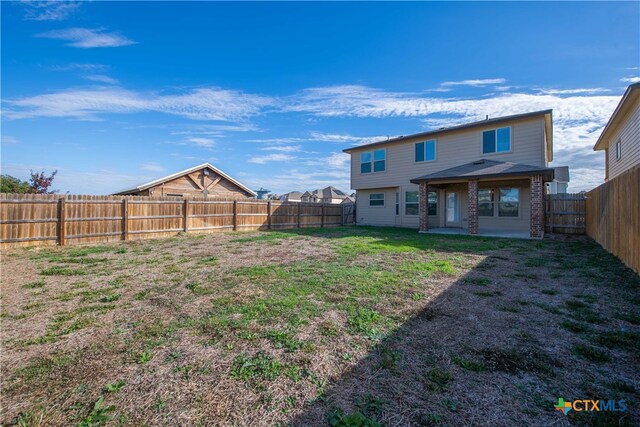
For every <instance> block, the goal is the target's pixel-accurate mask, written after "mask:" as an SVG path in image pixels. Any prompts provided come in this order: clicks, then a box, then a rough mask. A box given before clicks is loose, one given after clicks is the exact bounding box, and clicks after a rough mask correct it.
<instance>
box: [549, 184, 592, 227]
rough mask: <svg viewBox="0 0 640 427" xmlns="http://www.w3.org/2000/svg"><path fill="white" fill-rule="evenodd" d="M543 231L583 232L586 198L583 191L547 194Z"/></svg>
mask: <svg viewBox="0 0 640 427" xmlns="http://www.w3.org/2000/svg"><path fill="white" fill-rule="evenodd" d="M544 201H545V216H544V217H545V231H546V232H547V233H562V234H584V233H585V228H586V220H585V218H586V199H585V195H584V193H576V194H571V193H564V194H563V193H560V194H547V195H546V196H545V197H544Z"/></svg>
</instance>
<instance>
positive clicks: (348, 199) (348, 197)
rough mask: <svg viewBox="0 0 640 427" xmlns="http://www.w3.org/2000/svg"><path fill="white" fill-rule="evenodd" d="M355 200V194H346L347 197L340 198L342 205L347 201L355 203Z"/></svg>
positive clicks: (347, 202)
mask: <svg viewBox="0 0 640 427" xmlns="http://www.w3.org/2000/svg"><path fill="white" fill-rule="evenodd" d="M355 202H356V196H355V195H354V196H347V197H345V198H344V200H342V204H343V205H346V204H349V203H355Z"/></svg>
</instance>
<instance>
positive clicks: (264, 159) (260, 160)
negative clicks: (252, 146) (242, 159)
mask: <svg viewBox="0 0 640 427" xmlns="http://www.w3.org/2000/svg"><path fill="white" fill-rule="evenodd" d="M295 159H296V158H295V157H294V156H290V155H288V154H268V155H266V156H256V157H251V158H250V159H249V160H247V161H248V162H249V163H256V164H259V165H263V164H265V163H268V162H286V161H290V160H295Z"/></svg>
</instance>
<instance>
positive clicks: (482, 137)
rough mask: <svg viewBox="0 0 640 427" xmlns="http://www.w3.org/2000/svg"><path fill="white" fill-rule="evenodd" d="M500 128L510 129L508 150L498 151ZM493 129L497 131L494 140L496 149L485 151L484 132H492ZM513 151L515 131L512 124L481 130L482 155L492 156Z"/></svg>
mask: <svg viewBox="0 0 640 427" xmlns="http://www.w3.org/2000/svg"><path fill="white" fill-rule="evenodd" d="M500 129H509V149H508V150H504V151H498V131H499V130H500ZM491 131H493V132H495V137H494V142H493V144H494V149H495V151H490V152H485V151H484V134H485V133H486V132H491ZM511 152H513V132H512V127H511V126H503V127H498V128H492V129H486V130H483V131H482V132H480V154H481V155H483V156H492V155H495V154H505V153H511Z"/></svg>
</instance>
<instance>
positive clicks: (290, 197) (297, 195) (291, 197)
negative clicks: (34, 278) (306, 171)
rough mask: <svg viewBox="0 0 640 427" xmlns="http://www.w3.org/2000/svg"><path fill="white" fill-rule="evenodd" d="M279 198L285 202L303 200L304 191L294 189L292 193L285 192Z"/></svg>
mask: <svg viewBox="0 0 640 427" xmlns="http://www.w3.org/2000/svg"><path fill="white" fill-rule="evenodd" d="M279 199H280V200H281V201H283V202H301V201H302V193H301V192H300V191H292V192H290V193H286V194H283V195H282V196H280V197H279Z"/></svg>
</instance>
